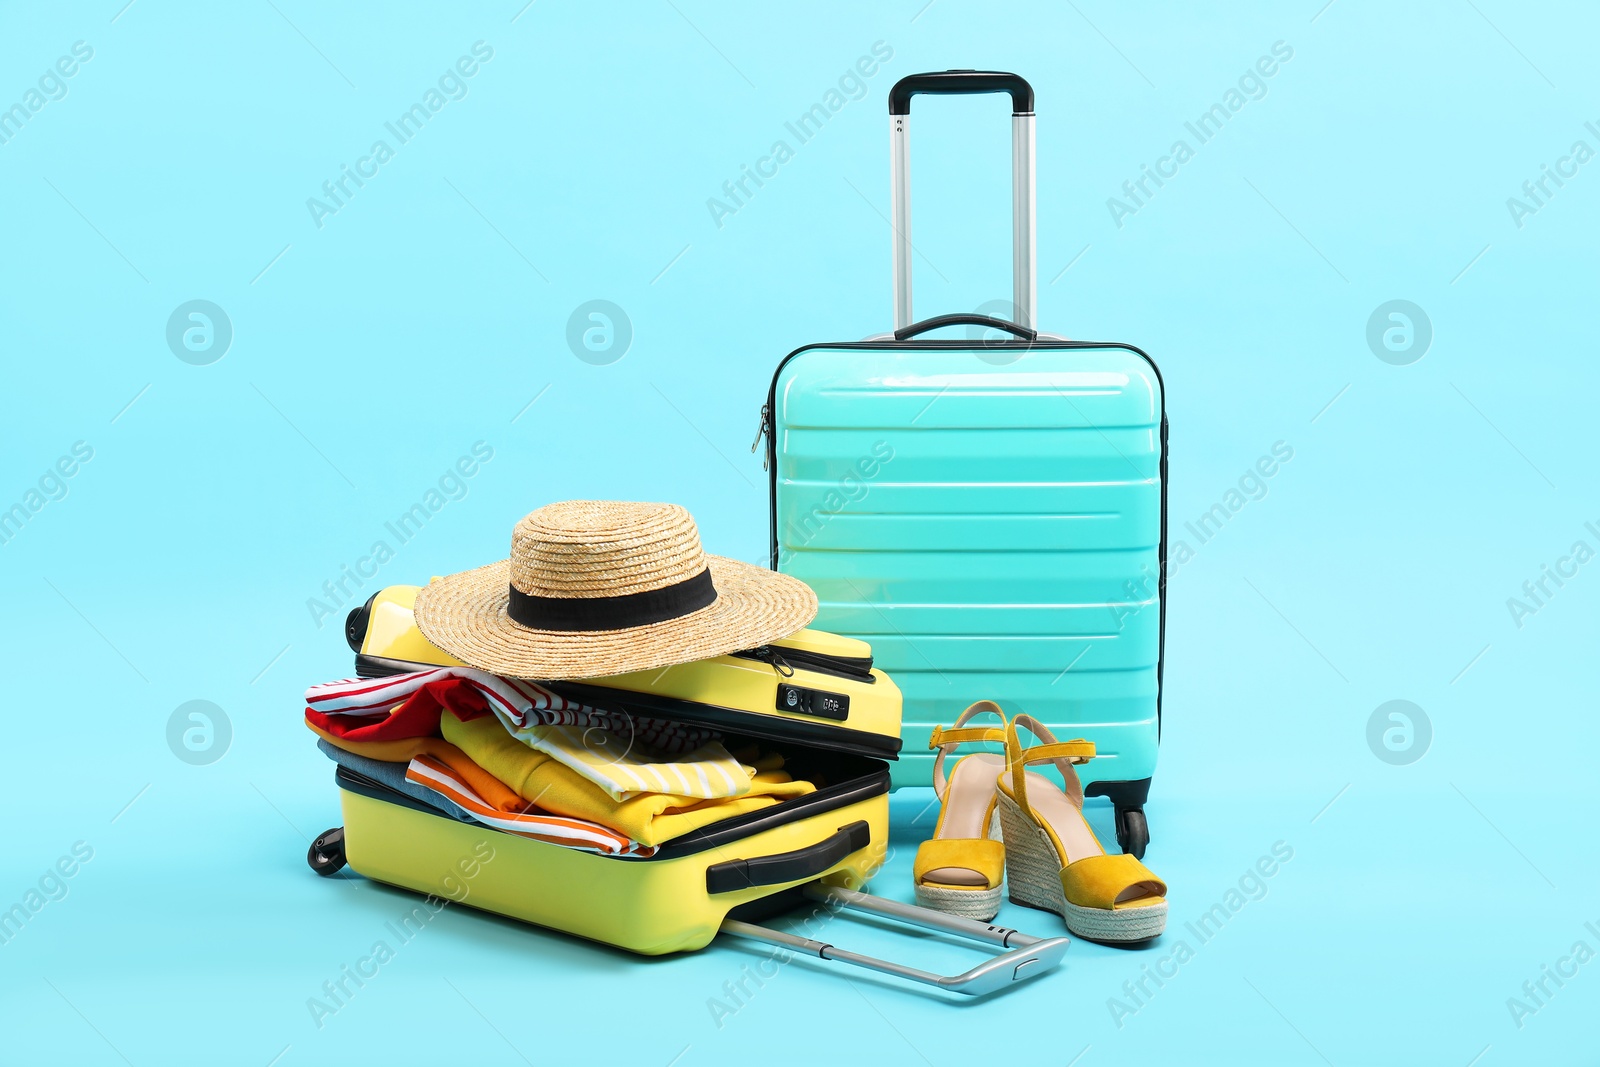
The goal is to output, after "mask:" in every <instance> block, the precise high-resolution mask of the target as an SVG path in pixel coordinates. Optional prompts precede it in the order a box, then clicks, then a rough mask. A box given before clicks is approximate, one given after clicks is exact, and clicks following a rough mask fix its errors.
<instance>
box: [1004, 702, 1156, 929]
mask: <svg viewBox="0 0 1600 1067" xmlns="http://www.w3.org/2000/svg"><path fill="white" fill-rule="evenodd" d="M1019 730H1027V731H1028V732H1029V733H1031V734H1033V735H1034V736H1035V737H1036V738H1038V739H1039V740H1040V741H1041V742H1043V743H1042V744H1039V745H1034V746H1033V747H1031V748H1023V747H1022V742H1021V740H1020V738H1019V736H1018V731H1019ZM1092 758H1094V743H1093V742H1092V741H1084V740H1081V739H1079V740H1073V741H1057V740H1056V739H1055V735H1054V734H1052V733H1051V732H1050V730H1049V729H1048V728H1047V727H1045V726H1044V725H1042V724H1041V723H1039V722H1038V721H1037V720H1035V719H1034V718H1033V716H1031V715H1018V716H1017V717H1016V718H1015V719H1013V720H1012V721H1011V722H1009V723H1008V724H1007V725H1006V770H1005V773H1004V774H1003V775H1002V776H1001V778H1000V782H999V792H998V799H999V803H998V807H999V809H1000V824H1001V827H1002V829H1003V831H1004V835H1005V854H1006V881H1007V882H1009V883H1010V887H1011V900H1012V902H1013V903H1016V904H1025V905H1027V906H1028V907H1030V908H1043V909H1045V910H1047V911H1053V912H1055V913H1056V914H1057V915H1060V916H1061V917H1062V918H1063V919H1065V920H1066V923H1067V929H1068V930H1071V931H1072V932H1073V933H1074V934H1077V935H1078V936H1079V937H1082V938H1087V939H1088V940H1090V941H1114V942H1121V941H1146V940H1148V939H1150V938H1152V937H1155V936H1156V935H1158V934H1160V933H1161V931H1162V930H1164V929H1166V925H1167V899H1166V898H1167V886H1166V883H1165V882H1163V881H1162V880H1161V879H1159V878H1157V877H1156V876H1155V875H1154V874H1152V873H1150V870H1149V868H1147V867H1146V866H1145V865H1144V864H1142V863H1140V862H1139V861H1138V860H1137V859H1136V858H1134V857H1133V856H1129V855H1126V854H1122V853H1119V854H1117V855H1107V854H1106V850H1105V849H1104V848H1102V847H1101V846H1100V841H1099V839H1098V838H1096V837H1095V835H1094V831H1093V830H1092V829H1090V828H1089V824H1088V822H1086V821H1085V820H1084V817H1083V783H1082V782H1080V781H1079V780H1078V772H1077V771H1075V770H1073V765H1074V764H1078V763H1087V762H1089V760H1090V759H1092ZM1045 762H1050V763H1054V764H1055V765H1056V767H1057V768H1058V769H1059V770H1060V771H1061V779H1062V782H1063V784H1064V785H1065V787H1066V788H1065V789H1063V788H1062V787H1061V786H1058V785H1056V784H1055V782H1053V781H1051V780H1050V779H1049V778H1046V777H1045V776H1044V775H1042V774H1040V773H1038V772H1036V771H1030V770H1028V767H1029V765H1031V764H1035V763H1045Z"/></svg>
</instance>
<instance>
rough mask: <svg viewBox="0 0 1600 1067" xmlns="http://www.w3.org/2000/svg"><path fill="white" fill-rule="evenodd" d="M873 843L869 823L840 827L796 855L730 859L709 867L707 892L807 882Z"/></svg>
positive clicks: (713, 892)
mask: <svg viewBox="0 0 1600 1067" xmlns="http://www.w3.org/2000/svg"><path fill="white" fill-rule="evenodd" d="M871 843H872V828H871V827H870V826H868V825H867V823H866V821H865V820H858V821H856V822H853V823H850V824H848V825H846V826H841V827H839V829H838V831H837V832H836V833H835V834H833V836H831V837H829V838H827V839H825V840H823V841H819V842H817V843H816V844H814V845H808V846H806V847H805V848H797V849H795V850H794V851H793V852H780V853H778V854H777V855H774V856H758V857H756V858H755V859H750V860H728V861H726V862H725V863H714V864H712V865H711V866H710V867H707V868H706V892H707V893H712V894H716V893H733V892H736V891H737V890H740V889H753V888H755V887H757V886H767V885H782V884H784V883H785V882H804V881H809V880H810V879H812V878H816V877H819V876H821V875H823V874H825V873H827V871H828V869H829V868H830V867H832V866H833V865H834V864H836V863H838V862H839V861H840V860H842V859H844V858H845V857H846V856H848V855H850V853H852V852H857V851H859V850H861V849H864V848H866V847H867V846H868V845H870V844H871Z"/></svg>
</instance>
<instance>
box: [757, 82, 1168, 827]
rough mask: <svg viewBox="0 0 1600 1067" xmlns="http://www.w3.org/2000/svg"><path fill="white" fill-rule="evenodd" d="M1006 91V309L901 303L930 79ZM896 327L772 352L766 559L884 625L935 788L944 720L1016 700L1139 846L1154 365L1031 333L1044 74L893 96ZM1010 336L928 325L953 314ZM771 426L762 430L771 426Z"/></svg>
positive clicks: (1158, 547)
mask: <svg viewBox="0 0 1600 1067" xmlns="http://www.w3.org/2000/svg"><path fill="white" fill-rule="evenodd" d="M990 92H1005V93H1009V94H1010V96H1011V101H1012V118H1011V128H1012V166H1013V190H1012V196H1013V208H1012V236H1013V257H1012V264H1013V273H1014V278H1013V287H1014V300H1013V303H1014V304H1015V307H1016V317H1017V320H1018V321H1016V322H1010V321H1004V320H1000V319H995V318H991V317H988V316H983V315H942V316H939V317H936V318H931V319H926V320H924V321H922V322H914V321H913V318H912V313H911V256H912V245H911V208H910V185H909V177H910V162H909V148H908V141H907V137H908V127H909V121H910V105H911V98H912V96H914V95H917V94H922V93H937V94H953V93H990ZM889 113H890V143H891V163H892V169H893V181H892V191H893V193H892V198H893V230H894V234H893V245H894V322H895V331H894V333H893V334H892V335H885V336H883V337H878V338H872V339H870V340H867V341H860V342H845V343H835V344H816V345H808V346H806V347H804V348H800V349H797V350H795V351H794V352H791V353H790V354H789V355H788V356H787V357H785V358H784V360H783V362H781V363H780V364H779V365H778V368H777V370H776V372H775V373H774V374H773V378H772V386H771V389H770V390H769V392H768V395H767V403H766V406H765V407H763V408H762V412H761V426H762V432H763V433H764V434H765V435H766V439H767V455H766V466H767V468H768V471H769V476H770V478H771V483H770V484H771V507H772V512H771V518H772V542H771V549H772V564H771V565H772V566H773V568H774V569H777V570H781V571H783V572H784V573H786V574H792V575H794V576H795V577H798V578H800V579H802V580H804V581H805V582H807V583H808V584H809V585H810V586H811V587H812V588H813V589H815V590H816V592H817V596H818V598H819V599H820V600H821V611H820V613H819V614H818V616H817V622H816V625H817V626H819V627H822V628H825V629H827V630H829V631H832V632H834V633H836V634H842V635H850V636H855V637H859V638H862V639H865V640H868V641H870V642H871V644H872V647H873V649H874V651H875V653H876V654H877V657H878V662H879V663H880V664H881V665H882V666H883V667H884V668H885V669H886V670H888V671H889V672H890V673H891V674H893V675H894V677H895V678H896V679H897V681H898V683H899V685H900V687H901V689H902V691H903V692H904V694H905V708H904V717H905V727H904V737H905V741H906V743H907V748H908V750H910V752H911V753H913V754H911V755H908V757H907V758H904V759H902V760H900V761H899V763H897V764H896V766H895V768H894V771H893V782H894V785H895V786H897V787H898V786H902V785H927V784H929V780H930V776H931V767H932V755H931V753H928V752H926V745H927V741H928V736H929V733H930V731H931V729H932V727H933V726H934V724H936V723H941V722H944V723H947V722H949V721H951V719H952V718H953V717H954V716H955V715H956V713H957V712H959V711H960V709H961V708H962V707H964V706H966V705H967V704H968V703H970V702H971V701H972V700H975V699H978V698H980V697H982V698H988V699H992V700H995V701H997V702H999V703H1000V704H1001V705H1002V706H1003V707H1004V708H1005V709H1006V710H1007V711H1008V712H1010V713H1016V712H1027V713H1028V714H1030V715H1032V716H1033V717H1034V718H1036V719H1038V720H1039V721H1041V722H1043V723H1046V724H1048V725H1049V726H1050V727H1051V728H1052V729H1053V730H1054V731H1055V732H1056V733H1057V734H1058V735H1060V736H1063V737H1085V738H1088V739H1089V740H1091V741H1093V742H1094V743H1095V746H1096V749H1097V750H1098V754H1099V756H1100V757H1101V758H1098V759H1095V760H1094V761H1093V762H1091V763H1090V764H1088V765H1087V766H1086V767H1085V768H1083V770H1084V771H1085V772H1086V773H1085V774H1084V776H1083V777H1084V782H1085V792H1086V793H1087V794H1088V795H1090V796H1095V795H1099V796H1106V797H1109V798H1110V799H1111V800H1112V802H1113V803H1114V805H1115V807H1116V825H1117V839H1118V841H1119V842H1121V844H1122V847H1123V849H1124V850H1125V851H1127V852H1130V853H1132V854H1133V855H1135V856H1142V855H1143V854H1144V850H1145V845H1146V843H1147V842H1148V840H1149V831H1148V829H1147V825H1146V821H1145V817H1144V811H1143V808H1144V803H1145V800H1146V797H1147V795H1148V792H1149V788H1150V779H1151V775H1152V773H1153V772H1154V770H1155V762H1156V749H1157V744H1158V741H1159V737H1160V714H1161V662H1162V643H1163V632H1164V624H1165V613H1166V600H1165V562H1166V466H1167V420H1166V412H1165V398H1164V391H1163V388H1162V383H1161V376H1160V373H1159V372H1158V371H1157V369H1156V367H1155V364H1154V363H1153V362H1151V360H1150V358H1149V357H1148V356H1146V355H1145V354H1144V353H1143V352H1141V351H1139V350H1138V349H1137V348H1133V347H1131V346H1129V345H1122V344H1110V343H1101V342H1089V341H1068V340H1064V339H1061V338H1057V337H1053V336H1049V335H1045V334H1040V333H1037V332H1036V330H1035V327H1034V308H1035V295H1036V293H1035V290H1036V283H1035V274H1034V180H1035V179H1034V153H1033V144H1034V129H1033V123H1034V115H1033V90H1032V88H1031V87H1030V86H1029V85H1028V83H1027V82H1026V81H1024V80H1023V79H1022V78H1020V77H1018V76H1017V75H1015V74H1004V73H992V72H982V71H945V72H942V73H932V74H917V75H912V76H910V77H907V78H904V79H902V80H901V81H900V82H899V83H897V84H896V85H895V87H894V88H893V90H892V91H891V92H890V96H889ZM947 326H972V327H982V328H983V329H984V330H988V331H994V330H999V331H1003V333H1004V334H1005V335H1006V337H1005V339H1004V340H992V339H987V338H985V339H981V340H971V339H969V340H961V339H934V338H927V337H924V336H923V335H924V334H927V333H930V332H932V331H934V330H937V329H939V328H941V327H947ZM760 440H761V439H760V437H758V438H757V444H758V445H759V444H760Z"/></svg>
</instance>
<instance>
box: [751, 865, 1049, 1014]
mask: <svg viewBox="0 0 1600 1067" xmlns="http://www.w3.org/2000/svg"><path fill="white" fill-rule="evenodd" d="M801 892H802V893H804V894H805V895H806V896H807V897H809V898H810V899H812V900H815V901H818V902H820V903H823V904H833V905H837V906H839V907H843V908H853V909H855V910H856V911H866V912H872V913H873V914H876V915H883V916H887V917H888V918H891V919H897V920H899V921H900V922H903V923H907V924H909V925H911V926H920V927H923V928H924V929H927V930H938V931H940V932H941V933H947V934H956V935H957V936H959V937H966V938H970V939H972V940H974V941H987V942H989V943H991V944H996V945H1000V946H1002V947H1004V948H1007V949H1010V950H1011V951H1009V952H1004V953H1001V954H1000V955H998V956H995V957H993V958H992V959H989V960H986V961H985V962H983V963H980V964H979V965H978V966H976V967H974V968H972V969H971V970H969V971H965V972H963V973H962V974H955V975H940V974H934V973H933V972H931V971H923V970H919V969H917V968H915V967H907V966H906V965H904V964H901V963H893V962H891V961H889V960H882V959H879V958H878V957H876V956H866V955H863V954H861V953H859V952H850V951H848V950H846V949H842V948H835V947H834V946H833V945H830V944H828V943H827V942H824V941H813V940H812V939H811V938H808V937H800V936H798V935H795V934H786V933H784V932H783V931H781V930H773V929H770V928H769V927H765V926H757V925H755V924H754V923H747V922H741V921H739V920H738V919H724V920H723V921H722V933H725V934H732V935H734V936H735V937H743V938H748V939H750V940H752V941H761V942H764V943H766V944H769V945H779V946H782V947H783V948H788V949H793V950H794V951H796V952H801V953H804V954H805V955H808V956H814V957H816V958H817V959H819V960H830V961H834V962H838V963H849V964H853V965H854V966H857V967H864V968H866V969H867V970H871V971H878V972H879V973H881V974H892V975H894V976H895V977H897V978H905V979H908V980H910V981H913V982H920V983H922V984H923V985H930V986H934V987H936V988H938V989H945V990H949V991H951V992H953V993H964V994H966V995H967V996H973V997H981V996H984V995H985V994H988V993H993V992H995V991H996V990H999V989H1004V988H1005V987H1006V986H1009V985H1011V984H1012V983H1014V982H1024V981H1027V980H1028V979H1030V978H1035V977H1037V976H1039V975H1041V974H1044V973H1045V972H1046V971H1049V970H1050V969H1051V968H1052V967H1054V966H1056V965H1057V964H1058V963H1060V962H1061V958H1062V957H1063V956H1065V955H1066V953H1067V947H1068V946H1069V945H1071V943H1072V941H1071V939H1070V938H1065V937H1030V936H1029V935H1027V934H1024V933H1019V932H1018V931H1016V930H1012V929H1010V928H1009V927H1005V926H993V925H990V924H989V923H981V922H977V921H975V920H973V919H963V918H961V917H959V916H956V915H946V914H945V913H944V912H939V911H933V910H931V909H929V908H919V907H915V906H913V905H910V904H901V903H899V902H898V901H893V900H884V899H883V898H882V897H875V896H873V895H871V894H870V893H857V892H855V891H854V890H850V889H842V888H840V887H838V886H826V885H808V886H806V887H805V888H804V889H802V890H801Z"/></svg>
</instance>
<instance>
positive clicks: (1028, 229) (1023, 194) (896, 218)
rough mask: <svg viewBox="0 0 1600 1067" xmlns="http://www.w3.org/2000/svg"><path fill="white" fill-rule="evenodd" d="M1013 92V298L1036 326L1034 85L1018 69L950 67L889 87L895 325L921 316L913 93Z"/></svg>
mask: <svg viewBox="0 0 1600 1067" xmlns="http://www.w3.org/2000/svg"><path fill="white" fill-rule="evenodd" d="M997 92H1006V93H1010V94H1011V302H1012V304H1014V305H1015V306H1016V309H1017V322H1018V323H1020V324H1021V325H1023V326H1026V327H1029V328H1032V327H1033V326H1034V307H1035V305H1036V304H1037V302H1038V284H1037V282H1036V280H1035V274H1036V269H1037V259H1036V256H1035V251H1034V244H1035V241H1034V237H1035V231H1036V228H1037V224H1036V222H1035V218H1034V209H1035V207H1036V199H1035V193H1034V186H1035V184H1036V176H1035V166H1034V153H1033V146H1034V136H1033V88H1032V86H1030V85H1029V84H1028V83H1027V81H1026V80H1024V79H1023V78H1022V77H1020V76H1019V75H1016V74H1008V73H1004V72H1000V71H980V70H946V71H935V72H932V73H929V74H912V75H910V76H908V77H905V78H902V79H900V81H898V82H896V83H895V86H894V88H893V89H891V90H890V91H889V166H890V171H891V179H890V201H891V206H890V218H891V219H892V220H893V227H892V228H893V230H894V237H893V240H894V328H895V329H896V330H901V329H904V328H905V327H907V326H910V325H911V324H912V323H913V322H915V321H916V320H915V319H914V318H913V317H912V314H911V255H912V251H913V250H912V247H911V147H910V143H909V138H910V131H909V127H910V123H911V98H912V97H913V96H915V95H919V94H922V93H935V94H940V95H951V94H962V95H965V94H969V93H997Z"/></svg>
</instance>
